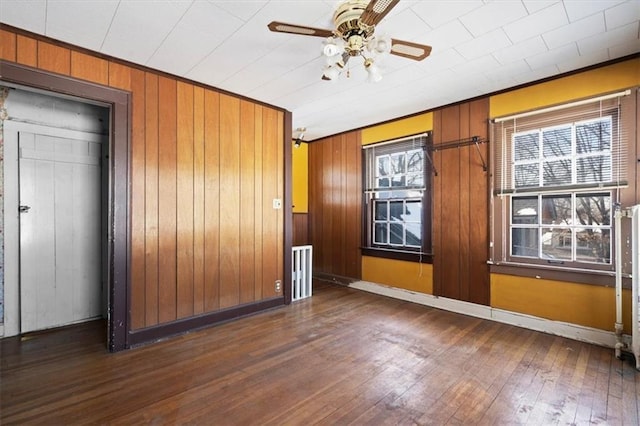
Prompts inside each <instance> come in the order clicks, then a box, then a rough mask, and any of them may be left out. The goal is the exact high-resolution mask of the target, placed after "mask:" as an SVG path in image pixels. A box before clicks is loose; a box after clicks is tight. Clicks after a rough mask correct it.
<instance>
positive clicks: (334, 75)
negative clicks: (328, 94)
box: [323, 64, 341, 80]
mask: <svg viewBox="0 0 640 426" xmlns="http://www.w3.org/2000/svg"><path fill="white" fill-rule="evenodd" d="M340 71H341V69H340V67H339V66H338V65H337V64H336V65H330V66H328V67H327V68H325V70H324V74H323V77H324V78H325V79H326V80H337V79H338V77H340Z"/></svg>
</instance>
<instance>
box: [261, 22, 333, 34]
mask: <svg viewBox="0 0 640 426" xmlns="http://www.w3.org/2000/svg"><path fill="white" fill-rule="evenodd" d="M268 27H269V29H270V30H271V31H273V32H276V33H288V34H298V35H306V36H314V37H325V38H326V37H333V31H331V30H325V29H323V28H313V27H305V26H303V25H295V24H287V23H284V22H278V21H273V22H271V23H270V24H269V25H268Z"/></svg>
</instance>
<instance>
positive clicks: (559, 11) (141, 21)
mask: <svg viewBox="0 0 640 426" xmlns="http://www.w3.org/2000/svg"><path fill="white" fill-rule="evenodd" d="M339 3H340V1H334V0H306V1H293V0H271V1H264V0H219V1H213V0H210V1H206V0H174V1H169V0H90V1H86V0H1V1H0V21H1V22H3V23H5V24H8V25H12V26H15V27H19V28H22V29H25V30H28V31H32V32H34V33H38V34H42V35H46V36H48V37H51V38H54V39H57V40H61V41H65V42H68V43H71V44H74V45H77V46H81V47H84V48H87V49H90V50H93V51H96V52H100V53H103V54H106V55H110V56H114V57H117V58H121V59H125V60H127V61H131V62H134V63H136V64H140V65H145V66H148V67H151V68H154V69H158V70H161V71H165V72H168V73H171V74H174V75H177V76H181V77H185V78H188V79H191V80H195V81H199V82H202V83H205V84H208V85H211V86H214V87H217V88H220V89H223V90H227V91H230V92H234V93H237V94H240V95H243V96H246V97H249V98H252V99H256V100H259V101H263V102H266V103H268V104H271V105H275V106H278V107H282V108H286V109H287V110H289V111H291V112H292V113H293V128H294V136H296V132H295V129H296V128H299V127H306V128H307V134H306V139H307V140H313V139H317V138H319V137H323V136H328V135H332V134H336V133H339V132H343V131H346V130H351V129H354V128H359V127H362V126H366V125H370V124H374V123H379V122H382V121H386V120H389V119H392V118H397V117H401V116H405V115H408V114H412V113H415V112H419V111H424V110H427V109H431V108H435V107H438V106H442V105H446V104H450V103H453V102H457V101H461V100H465V99H469V98H473V97H476V96H479V95H483V94H487V93H491V92H494V91H497V90H501V89H505V88H509V87H513V86H516V85H519V84H523V83H528V82H531V81H536V80H539V79H542V78H546V77H550V76H553V75H556V74H559V73H564V72H567V71H572V70H576V69H580V68H583V67H587V66H590V65H594V64H598V63H602V62H605V61H609V60H612V59H616V58H620V57H623V56H627V55H630V54H633V53H637V52H640V38H639V33H640V1H638V0H628V1H617V0H604V1H600V0H565V1H545V0H522V1H520V0H443V1H437V0H428V1H427V0H425V1H409V0H401V1H400V3H399V4H398V5H397V6H396V7H395V8H394V9H393V10H392V11H391V13H390V14H389V15H388V16H387V17H386V18H384V20H383V21H382V22H381V23H380V24H379V25H378V27H377V28H376V34H380V33H383V34H386V35H388V36H391V37H393V38H397V39H402V40H407V41H414V42H417V43H423V44H428V45H431V46H433V51H432V53H431V56H429V57H428V58H427V59H425V60H423V61H421V62H415V61H412V60H409V59H405V58H401V57H398V56H389V57H387V58H385V60H384V63H382V64H380V65H381V68H382V70H383V73H384V78H383V80H382V81H381V82H378V83H367V82H366V73H365V72H364V70H363V69H362V67H361V65H360V63H359V60H360V58H354V59H352V60H351V61H350V67H351V68H350V69H351V73H350V77H349V78H346V76H345V75H343V76H341V78H340V79H339V80H338V81H333V82H328V81H322V80H321V79H320V77H321V75H322V70H323V67H324V64H325V61H324V59H323V58H322V57H321V48H322V42H323V40H322V39H321V38H318V37H305V36H299V35H292V34H282V33H272V32H270V31H269V30H268V29H267V24H268V23H269V22H271V21H273V20H278V21H283V22H288V23H293V24H300V25H307V26H313V27H319V28H327V29H332V15H333V11H334V10H335V7H336V5H337V4H339ZM639 72H640V70H639Z"/></svg>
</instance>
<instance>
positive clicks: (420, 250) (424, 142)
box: [361, 132, 433, 263]
mask: <svg viewBox="0 0 640 426" xmlns="http://www.w3.org/2000/svg"><path fill="white" fill-rule="evenodd" d="M408 143H412V144H415V145H413V146H409V145H408ZM393 145H398V146H399V148H398V151H394V150H393ZM403 145H404V146H405V147H404V148H400V147H402V146H403ZM382 146H384V147H385V153H384V154H382V155H389V156H391V155H393V154H394V152H410V151H412V150H415V149H416V148H417V147H421V148H422V150H423V164H422V179H423V188H422V189H417V188H411V187H406V186H404V187H399V188H397V189H395V190H394V189H392V188H393V187H392V186H389V190H385V189H379V188H378V189H374V188H372V187H371V186H372V185H371V184H370V182H372V181H374V180H376V178H377V177H378V176H377V174H376V175H374V176H371V175H370V174H369V167H370V165H374V164H377V161H376V157H375V156H373V158H369V155H374V154H370V152H372V151H369V150H371V149H375V148H376V147H382ZM362 148H363V149H362V164H363V167H362V179H363V182H364V183H365V184H364V185H363V190H362V218H363V219H362V246H361V252H362V254H363V255H365V256H372V257H381V258H388V259H396V260H405V261H411V262H420V263H432V261H433V254H432V245H431V208H432V196H431V195H432V189H431V177H432V170H433V167H432V164H431V160H430V158H431V154H430V153H431V150H432V132H426V133H422V134H418V135H412V136H408V137H405V138H401V139H395V140H387V141H382V142H378V143H375V144H370V145H365V146H363V147H362ZM373 152H375V151H373ZM406 167H408V165H406ZM404 174H405V175H407V174H411V173H410V172H409V171H408V170H405V172H404ZM394 191H397V192H401V191H405V192H412V191H415V192H417V191H421V192H422V195H421V196H416V195H415V194H413V196H405V197H389V198H384V197H383V198H376V197H375V193H376V192H377V193H382V192H384V193H392V192H394ZM407 195H409V194H407ZM397 201H403V202H405V203H406V202H407V201H409V202H415V201H420V202H421V203H422V208H421V215H420V216H421V218H420V219H421V220H420V225H421V234H422V235H421V244H420V245H419V246H418V245H415V246H412V245H397V244H391V243H390V242H389V243H386V244H376V243H375V242H374V234H375V230H374V227H375V224H376V223H382V222H383V221H382V220H378V221H376V220H375V216H376V215H375V206H376V204H377V203H380V202H385V203H388V204H390V203H392V202H397ZM387 222H388V218H387ZM389 223H391V222H389ZM403 223H404V225H405V226H403V229H405V230H406V223H416V222H403ZM403 232H405V233H404V234H403V235H406V231H403ZM387 241H389V240H387ZM404 242H405V243H406V236H405V237H404Z"/></svg>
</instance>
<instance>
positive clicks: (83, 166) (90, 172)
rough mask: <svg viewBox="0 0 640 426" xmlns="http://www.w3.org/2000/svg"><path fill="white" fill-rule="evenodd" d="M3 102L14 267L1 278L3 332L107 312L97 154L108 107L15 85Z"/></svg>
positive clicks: (34, 328)
mask: <svg viewBox="0 0 640 426" xmlns="http://www.w3.org/2000/svg"><path fill="white" fill-rule="evenodd" d="M5 106H6V108H7V111H8V115H9V119H8V120H7V121H5V123H4V127H3V131H4V148H5V162H6V164H5V185H4V186H5V192H6V193H7V196H8V198H7V199H6V200H5V201H6V202H5V213H6V214H7V221H8V222H9V223H8V225H17V226H11V227H10V229H11V230H10V231H9V230H8V231H9V232H7V233H6V238H7V241H6V243H7V247H8V248H10V249H12V250H11V251H14V252H17V254H18V259H17V262H18V264H17V265H16V264H15V259H9V260H10V261H11V260H13V262H12V265H11V266H9V265H7V266H8V267H9V271H10V272H12V270H13V271H14V274H13V275H14V276H15V271H17V273H18V274H17V280H15V279H10V280H8V281H7V283H6V284H7V285H6V292H5V294H6V296H8V297H7V298H6V309H7V314H8V315H7V319H8V321H7V324H5V328H6V330H7V331H8V333H5V334H9V335H10V334H13V333H16V332H17V333H20V334H23V333H28V332H32V331H38V330H43V329H48V328H53V327H59V326H64V325H69V324H73V323H77V322H82V321H86V320H90V319H96V318H100V317H102V316H104V317H106V314H107V303H108V302H107V297H106V295H107V292H106V291H104V290H105V289H106V287H105V286H104V284H103V283H104V279H103V276H102V275H103V272H104V271H103V268H102V267H101V264H102V258H103V257H104V256H103V254H104V249H103V247H104V245H103V239H104V236H103V229H104V228H105V227H103V226H102V215H101V211H102V210H103V209H102V205H101V204H102V200H103V199H104V197H103V196H102V188H104V187H105V185H103V184H102V182H101V179H102V173H101V163H102V161H101V160H102V158H103V157H104V155H105V153H104V152H103V149H104V148H105V147H107V146H108V129H109V110H108V108H106V107H101V106H97V105H91V104H86V103H82V102H80V101H77V100H71V99H64V98H59V97H55V96H51V95H49V94H45V93H37V92H30V91H27V90H23V89H20V88H12V89H11V90H10V91H9V95H8V97H7V99H6V102H5ZM16 201H17V204H18V205H16ZM16 212H17V223H16V218H15V216H16ZM16 247H17V248H18V250H15V248H16ZM16 266H17V268H16ZM9 277H11V276H9Z"/></svg>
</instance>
